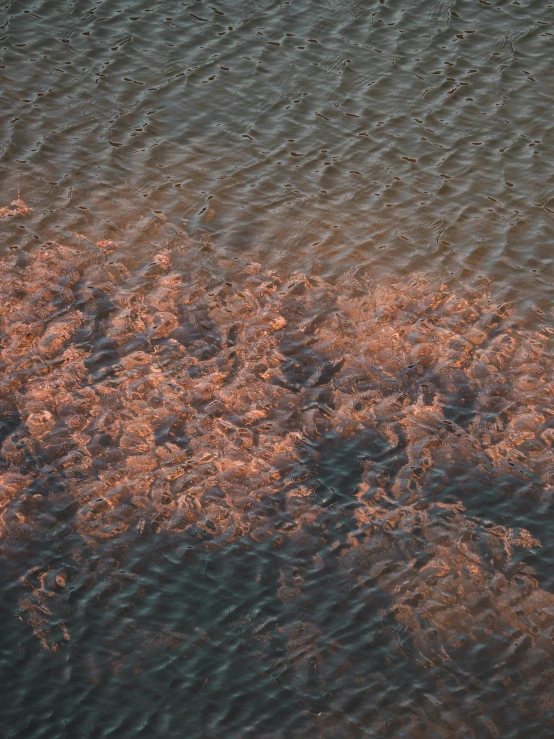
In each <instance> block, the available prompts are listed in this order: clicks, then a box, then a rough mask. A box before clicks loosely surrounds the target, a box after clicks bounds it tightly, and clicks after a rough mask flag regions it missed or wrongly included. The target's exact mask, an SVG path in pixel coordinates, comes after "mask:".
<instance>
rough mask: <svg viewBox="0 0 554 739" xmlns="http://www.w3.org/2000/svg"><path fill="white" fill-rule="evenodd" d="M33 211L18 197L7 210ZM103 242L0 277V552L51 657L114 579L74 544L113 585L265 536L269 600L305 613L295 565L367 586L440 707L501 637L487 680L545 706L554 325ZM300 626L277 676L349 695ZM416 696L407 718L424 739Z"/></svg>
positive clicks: (182, 248)
mask: <svg viewBox="0 0 554 739" xmlns="http://www.w3.org/2000/svg"><path fill="white" fill-rule="evenodd" d="M28 211H29V209H28V208H27V206H26V205H25V204H24V203H23V201H21V200H18V201H16V202H15V203H13V204H12V207H11V208H2V209H1V210H0V217H2V218H3V217H10V216H15V215H17V216H19V215H25V214H26V213H27V212H28ZM114 248H115V245H114V244H113V243H112V242H111V241H108V240H105V241H101V242H99V243H98V244H97V245H96V246H94V247H91V246H90V245H89V244H87V246H86V248H85V247H82V248H81V247H79V246H75V245H63V244H61V243H53V242H47V243H44V244H42V245H40V246H38V245H37V246H32V247H26V249H24V250H19V251H18V252H17V253H10V254H8V256H5V257H4V258H3V259H2V261H1V262H0V272H1V276H0V292H1V294H0V298H1V300H0V320H1V324H2V326H1V335H2V340H1V345H0V361H1V368H2V380H1V382H2V386H1V387H2V389H1V397H0V403H1V406H0V408H1V413H2V426H1V429H0V439H1V442H2V445H1V465H2V466H1V477H0V484H1V491H2V492H1V499H0V505H1V508H0V511H1V513H0V556H1V557H2V560H3V562H4V565H3V566H5V567H7V568H9V569H10V571H13V572H15V573H16V574H17V575H18V576H19V577H20V581H21V596H20V599H19V616H20V617H22V618H23V619H24V620H25V621H26V622H27V623H28V624H29V628H30V629H33V630H34V633H35V634H36V636H37V637H38V639H39V640H40V642H41V644H42V645H43V647H44V648H45V649H47V650H56V649H58V648H59V649H62V648H63V649H71V644H72V626H71V622H72V610H71V609H72V607H74V606H73V601H72V600H70V599H69V598H68V597H67V592H68V589H69V588H70V587H71V585H72V583H73V582H76V581H79V579H80V578H82V576H83V574H82V573H83V572H86V573H87V577H88V578H89V580H90V581H94V580H95V579H96V580H98V579H100V578H103V577H105V578H108V577H109V576H111V575H109V574H108V570H107V568H102V566H98V567H96V569H94V570H92V569H91V568H90V562H89V557H88V555H85V554H84V553H85V552H88V553H92V555H91V556H93V557H94V558H95V560H96V561H100V562H102V560H105V561H106V562H107V561H108V560H109V561H110V563H112V564H110V567H111V569H110V572H111V571H112V570H113V563H116V564H117V562H119V561H120V560H121V559H122V558H124V556H125V553H126V552H129V551H130V550H132V548H133V547H134V546H136V545H137V544H138V542H141V541H144V538H145V537H150V538H163V541H164V542H165V545H166V546H167V545H169V546H174V547H175V549H176V550H178V551H185V550H187V551H188V549H187V548H191V549H192V550H195V551H198V550H202V551H204V552H213V553H217V552H218V551H221V550H224V549H225V548H226V547H228V546H230V544H231V543H233V545H236V546H240V547H245V548H249V547H256V546H262V545H264V546H266V547H267V548H268V550H269V551H270V552H281V551H286V552H287V557H283V558H282V559H281V560H280V563H279V568H280V576H279V587H278V590H277V597H278V598H279V599H280V600H281V601H282V602H287V603H292V604H294V602H295V600H297V601H298V603H299V604H300V603H304V602H305V601H304V600H303V599H305V598H306V597H307V596H306V592H307V590H306V588H305V583H306V580H307V579H309V578H308V574H307V573H306V571H300V570H299V569H298V565H297V564H296V563H297V562H298V561H300V560H301V561H303V562H304V563H305V562H310V563H311V566H318V563H320V562H321V563H323V562H324V561H325V562H326V563H327V564H326V565H325V566H326V567H329V562H331V563H332V568H334V571H335V572H336V573H339V574H340V578H341V580H342V582H343V583H344V587H345V597H346V598H347V597H348V589H359V588H364V587H366V586H367V583H368V582H371V583H373V584H374V585H375V586H376V587H378V589H379V592H380V593H381V594H382V604H381V606H380V608H382V609H385V610H386V611H387V613H388V615H389V617H390V622H391V623H392V624H393V625H396V626H395V627H394V628H393V627H390V633H389V632H387V633H384V634H381V638H382V639H384V640H387V639H390V643H391V649H393V650H394V638H395V637H394V635H395V633H396V632H395V628H398V629H401V630H402V631H403V633H407V634H408V635H409V638H410V643H411V645H412V651H411V652H410V653H405V654H404V653H402V652H400V658H401V659H405V660H406V661H407V662H409V661H413V662H414V663H417V665H419V666H422V667H423V668H433V669H438V670H440V671H441V672H440V675H443V678H444V680H443V682H442V683H441V680H442V679H443V678H441V677H440V675H439V677H437V681H438V682H437V684H436V685H435V691H436V696H438V698H437V700H444V701H446V702H447V703H448V705H449V710H450V712H451V714H452V715H459V716H460V717H461V716H462V715H463V714H464V711H466V710H467V705H466V704H465V703H464V700H466V699H465V698H463V697H460V696H458V694H457V693H456V690H455V684H456V681H457V680H459V679H460V680H461V679H462V675H463V667H462V663H463V660H464V659H465V657H464V655H467V654H468V650H471V649H473V648H474V647H477V645H485V646H486V645H489V644H493V643H495V644H498V643H501V644H502V645H503V649H502V650H501V652H500V656H498V657H497V659H496V662H495V664H494V665H493V664H491V665H490V669H491V670H493V671H496V674H497V677H498V680H499V681H501V682H502V684H503V685H505V686H508V687H507V688H506V689H509V686H510V685H516V684H518V685H519V684H528V685H529V686H530V687H532V689H530V690H529V691H527V693H526V694H525V697H521V696H520V697H518V696H516V695H514V702H515V704H516V705H517V707H518V710H521V711H522V712H523V713H525V714H526V715H530V716H537V715H541V714H542V713H544V712H546V711H548V710H550V708H552V706H553V705H554V694H553V692H552V691H553V688H552V686H553V685H554V670H553V668H552V660H551V654H552V647H551V641H550V639H549V638H546V637H545V636H544V635H545V634H547V633H548V634H550V633H551V631H552V628H553V627H554V596H553V595H552V594H551V593H550V592H548V590H547V589H546V588H545V587H543V586H542V580H541V577H542V575H541V572H540V567H541V560H540V555H538V554H537V552H539V550H540V547H541V543H544V542H543V541H542V537H541V540H539V538H537V537H538V534H539V533H540V531H541V514H540V511H541V510H545V507H546V506H547V505H549V504H550V502H551V496H552V485H553V482H554V464H553V462H554V460H553V455H552V440H553V438H554V397H553V394H552V382H551V378H552V371H553V357H552V338H551V333H552V331H551V330H550V329H549V328H548V327H546V326H538V325H536V326H533V325H529V324H527V325H520V324H519V323H518V321H517V320H516V318H515V316H514V314H513V313H512V310H511V308H510V306H509V305H496V304H494V302H493V300H492V297H491V293H490V290H489V287H488V284H487V282H486V281H485V280H480V281H478V283H474V284H472V285H469V284H464V283H460V282H458V283H456V285H455V286H452V285H451V284H449V282H448V281H446V280H444V278H437V277H436V276H430V277H429V276H427V275H425V274H418V275H412V276H411V277H409V278H405V279H404V278H403V279H397V280H389V281H388V282H386V283H385V282H382V281H381V282H376V281H375V280H374V278H373V277H372V276H371V274H364V273H363V271H362V270H360V271H358V272H349V273H348V274H347V275H346V276H345V277H343V278H340V279H338V280H336V281H334V282H333V283H332V284H331V282H328V281H326V280H324V279H322V278H321V277H314V276H309V275H304V274H301V273H293V274H284V273H281V274H278V273H276V272H274V271H267V270H265V269H264V268H263V267H262V266H261V265H260V264H257V263H253V262H251V263H248V262H246V261H245V262H244V263H243V264H242V265H241V266H240V267H237V266H233V267H232V269H231V267H229V265H228V263H227V261H226V260H224V259H223V258H219V257H218V255H217V254H216V253H215V252H214V251H213V250H208V249H202V248H198V245H195V244H193V243H192V242H190V241H189V242H186V243H184V244H181V245H179V246H169V247H168V248H167V249H162V250H158V251H157V253H154V255H150V257H149V259H148V260H146V261H144V263H142V264H140V265H139V266H136V267H134V268H132V269H131V268H130V267H129V266H125V264H124V263H123V262H122V261H118V260H114V259H112V254H113V251H114ZM183 263H185V264H186V265H188V266H186V267H184V266H183ZM191 265H192V266H191ZM231 272H232V275H231ZM333 459H335V460H338V462H340V465H342V468H343V469H345V470H346V472H345V474H344V475H343V477H340V475H338V476H337V475H335V476H334V473H333V472H332V469H331V468H332V461H333ZM524 499H525V500H532V501H533V508H534V510H536V511H537V513H536V516H535V519H531V521H530V524H529V529H530V530H528V529H527V528H526V526H524V525H522V522H523V518H524V517H523V516H522V515H519V510H520V504H521V501H522V500H524ZM544 527H545V528H544V530H545V531H546V532H547V533H548V531H549V529H548V526H547V524H546V523H545V524H544ZM45 536H47V537H50V539H56V537H57V538H58V539H59V540H60V541H61V540H64V539H65V540H69V539H70V540H71V542H72V544H71V548H70V550H69V551H70V554H69V555H68V556H67V557H66V558H65V560H64V563H63V564H59V563H58V562H56V561H53V562H52V563H49V562H48V561H45V560H44V557H41V556H40V551H38V550H37V548H39V547H40V542H41V541H43V540H44V537H45ZM526 550H529V551H530V552H531V553H532V554H533V557H534V558H535V559H534V560H533V561H534V562H535V565H536V566H535V567H532V566H531V564H529V561H527V560H526V559H525V552H526ZM264 551H265V550H264ZM321 566H323V564H322V565H321ZM383 604H384V605H383ZM299 608H300V605H299ZM302 619H303V624H302V626H298V627H294V628H293V627H290V628H288V627H284V626H283V627H282V628H281V631H280V632H279V633H280V636H281V638H282V639H283V642H284V643H285V644H288V647H286V648H285V649H284V651H283V654H282V656H281V658H280V660H281V662H280V665H279V666H278V667H275V670H276V671H278V672H279V671H280V672H283V671H289V672H290V673H291V674H294V675H296V677H295V680H296V681H297V683H296V684H300V685H303V684H304V683H303V681H306V684H307V681H308V677H306V675H307V673H306V671H305V670H304V667H303V665H304V662H305V661H306V660H312V661H313V660H314V659H315V662H316V665H317V670H318V675H319V679H320V681H321V683H322V684H325V683H326V682H329V683H331V682H332V681H333V680H335V679H337V678H336V676H337V675H338V674H339V673H340V674H344V673H345V671H346V673H348V670H349V669H350V670H351V672H352V671H353V672H355V679H356V681H358V682H357V683H356V684H359V681H360V680H362V681H363V679H364V667H363V664H356V666H355V667H353V666H352V665H353V661H352V660H353V659H354V658H353V657H352V655H350V656H344V657H343V658H341V656H340V655H341V641H340V638H337V639H336V640H335V642H334V643H333V646H332V647H331V646H330V645H329V644H328V642H326V641H325V639H324V627H323V626H322V625H321V624H316V623H315V622H314V619H313V618H312V617H311V614H310V611H309V609H303V610H302ZM368 629H369V626H368ZM137 638H138V637H137ZM156 638H157V637H156ZM156 638H154V636H153V635H150V637H148V638H147V637H146V636H145V635H144V634H142V635H141V636H140V639H141V640H142V641H143V642H148V639H150V642H148V643H151V642H152V643H153V644H154V645H155V644H157V643H158V642H157V641H156ZM160 638H161V637H160ZM179 640H180V637H179V635H175V634H173V635H172V636H171V637H167V639H166V641H165V642H164V643H165V644H166V647H168V648H170V649H173V648H177V647H178V645H179V643H180V641H179ZM162 641H163V639H162ZM318 641H319V642H321V644H320V647H318V648H317V649H315V647H314V648H312V647H313V645H314V644H316V643H318ZM257 644H258V646H257V648H258V649H259V650H261V651H262V652H263V650H264V648H265V647H264V643H260V642H259V640H258V642H257ZM325 644H327V647H325V646H324V645H325ZM168 645H169V646H168ZM310 645H312V646H310ZM514 645H515V646H514ZM268 649H269V647H268ZM315 653H317V657H314V654H315ZM310 664H312V662H310ZM349 665H350V668H349V667H348V666H349ZM538 665H540V669H538V667H537V666H538ZM341 670H342V672H341ZM447 678H448V679H447ZM531 683H532V685H531ZM453 686H454V687H453ZM445 696H446V697H445ZM467 700H468V701H469V698H468V699H467ZM426 701H427V699H422V702H421V704H420V705H418V706H415V707H413V710H411V711H410V712H407V713H406V719H405V721H406V726H408V725H410V726H411V724H410V723H409V722H410V721H413V722H414V723H413V727H416V725H417V726H420V727H421V722H423V724H424V725H425V726H428V727H430V726H431V725H432V724H431V723H426V722H427V721H431V719H430V718H429V716H431V715H432V710H431V708H430V703H429V702H427V703H426ZM464 706H465V707H464ZM375 710H376V711H377V713H378V709H375ZM314 716H315V714H314ZM433 720H435V722H439V723H440V721H446V720H447V719H446V718H436V717H435V719H433ZM460 720H461V718H460ZM313 721H314V722H316V723H317V721H318V719H317V717H314V718H313ZM417 722H419V723H417ZM491 722H492V724H491V725H493V726H494V721H493V719H491ZM433 725H437V724H433ZM445 726H446V724H445ZM443 728H444V727H443ZM420 730H421V732H422V733H421V736H425V735H427V736H428V735H429V734H425V731H426V730H425V729H417V731H420ZM429 730H430V729H429ZM445 730H446V729H445ZM491 732H492V729H491ZM314 735H315V734H314ZM409 735H410V736H419V735H420V734H418V733H417V732H416V728H413V731H412V733H411V734H409ZM443 735H444V734H443ZM329 736H330V735H329ZM337 736H338V735H337ZM491 736H494V733H491Z"/></svg>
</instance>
